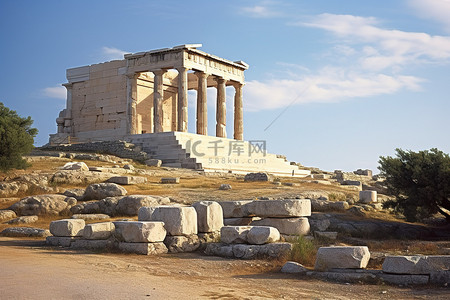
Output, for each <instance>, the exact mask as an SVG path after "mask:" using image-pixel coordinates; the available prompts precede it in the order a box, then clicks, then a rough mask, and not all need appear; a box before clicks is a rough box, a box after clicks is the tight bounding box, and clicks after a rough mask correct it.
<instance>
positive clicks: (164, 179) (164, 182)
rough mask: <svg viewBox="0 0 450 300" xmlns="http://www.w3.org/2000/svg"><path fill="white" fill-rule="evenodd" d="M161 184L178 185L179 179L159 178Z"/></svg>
mask: <svg viewBox="0 0 450 300" xmlns="http://www.w3.org/2000/svg"><path fill="white" fill-rule="evenodd" d="M161 183H163V184H169V183H172V184H173V183H180V177H165V178H161Z"/></svg>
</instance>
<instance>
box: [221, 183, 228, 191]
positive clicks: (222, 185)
mask: <svg viewBox="0 0 450 300" xmlns="http://www.w3.org/2000/svg"><path fill="white" fill-rule="evenodd" d="M219 190H222V191H226V190H231V185H229V184H227V183H222V184H221V185H220V186H219Z"/></svg>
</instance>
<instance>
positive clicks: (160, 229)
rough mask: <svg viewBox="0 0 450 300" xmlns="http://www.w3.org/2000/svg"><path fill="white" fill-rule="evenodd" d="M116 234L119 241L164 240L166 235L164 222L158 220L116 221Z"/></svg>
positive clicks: (142, 241) (152, 241) (144, 241)
mask: <svg viewBox="0 0 450 300" xmlns="http://www.w3.org/2000/svg"><path fill="white" fill-rule="evenodd" d="M113 223H114V226H115V231H114V236H115V237H116V238H117V239H118V240H119V241H124V242H127V243H154V242H162V241H164V238H165V237H166V229H165V228H164V223H163V222H157V221H146V222H143V221H137V222H128V221H116V222H113Z"/></svg>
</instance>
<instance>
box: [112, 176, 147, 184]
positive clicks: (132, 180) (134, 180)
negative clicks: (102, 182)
mask: <svg viewBox="0 0 450 300" xmlns="http://www.w3.org/2000/svg"><path fill="white" fill-rule="evenodd" d="M107 182H110V183H117V184H122V185H129V184H141V183H146V182H147V178H145V177H142V176H114V177H111V178H109V179H108V180H107Z"/></svg>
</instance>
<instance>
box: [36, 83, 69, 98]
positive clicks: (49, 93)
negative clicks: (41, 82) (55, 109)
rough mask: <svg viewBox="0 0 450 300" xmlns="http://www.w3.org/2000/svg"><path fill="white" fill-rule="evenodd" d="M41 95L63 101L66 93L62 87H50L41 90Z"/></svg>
mask: <svg viewBox="0 0 450 300" xmlns="http://www.w3.org/2000/svg"><path fill="white" fill-rule="evenodd" d="M42 94H43V95H44V96H45V97H48V98H54V99H62V100H64V99H66V95H67V92H66V88H65V87H63V86H52V87H46V88H44V89H42Z"/></svg>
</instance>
